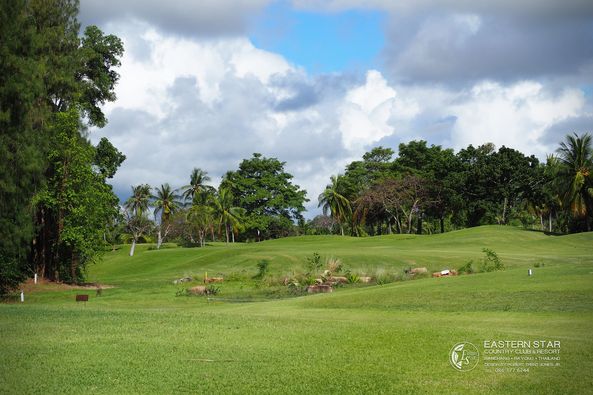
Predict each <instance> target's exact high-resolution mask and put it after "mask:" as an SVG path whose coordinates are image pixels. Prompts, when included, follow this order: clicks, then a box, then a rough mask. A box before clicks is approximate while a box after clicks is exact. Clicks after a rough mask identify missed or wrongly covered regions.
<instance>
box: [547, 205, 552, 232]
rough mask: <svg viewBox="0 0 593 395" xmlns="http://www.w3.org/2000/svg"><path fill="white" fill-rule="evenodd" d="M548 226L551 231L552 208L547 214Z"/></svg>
mask: <svg viewBox="0 0 593 395" xmlns="http://www.w3.org/2000/svg"><path fill="white" fill-rule="evenodd" d="M548 228H549V230H550V233H552V210H550V214H549V220H548Z"/></svg>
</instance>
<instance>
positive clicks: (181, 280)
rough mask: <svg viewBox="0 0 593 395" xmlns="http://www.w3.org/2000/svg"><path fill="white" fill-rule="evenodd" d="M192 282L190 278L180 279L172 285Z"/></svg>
mask: <svg viewBox="0 0 593 395" xmlns="http://www.w3.org/2000/svg"><path fill="white" fill-rule="evenodd" d="M190 281H193V278H192V277H182V278H180V279H177V280H175V281H173V284H181V283H187V282H190Z"/></svg>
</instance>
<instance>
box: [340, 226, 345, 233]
mask: <svg viewBox="0 0 593 395" xmlns="http://www.w3.org/2000/svg"><path fill="white" fill-rule="evenodd" d="M340 233H342V236H344V227H343V226H342V224H340Z"/></svg>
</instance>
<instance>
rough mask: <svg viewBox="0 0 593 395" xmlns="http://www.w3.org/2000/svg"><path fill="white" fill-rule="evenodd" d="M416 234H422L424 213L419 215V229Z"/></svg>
mask: <svg viewBox="0 0 593 395" xmlns="http://www.w3.org/2000/svg"><path fill="white" fill-rule="evenodd" d="M416 233H417V234H419V235H421V234H422V211H421V212H420V213H419V214H418V227H417V229H416Z"/></svg>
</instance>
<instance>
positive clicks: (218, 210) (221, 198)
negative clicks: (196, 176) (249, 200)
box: [210, 188, 245, 243]
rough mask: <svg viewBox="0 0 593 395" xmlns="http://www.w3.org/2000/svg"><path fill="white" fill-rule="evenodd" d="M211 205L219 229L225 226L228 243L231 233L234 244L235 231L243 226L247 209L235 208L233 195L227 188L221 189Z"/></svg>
mask: <svg viewBox="0 0 593 395" xmlns="http://www.w3.org/2000/svg"><path fill="white" fill-rule="evenodd" d="M210 203H211V207H212V209H213V210H214V218H215V219H216V220H217V221H218V225H219V227H220V226H224V232H225V236H226V242H227V243H228V242H229V232H230V233H232V236H233V242H234V241H235V234H234V232H233V230H235V229H238V228H239V227H240V226H241V222H242V220H243V216H244V215H245V209H244V208H241V207H234V206H233V195H232V194H231V192H230V191H229V190H228V189H226V188H219V189H218V193H217V194H216V195H214V196H213V197H212V199H211V200H210Z"/></svg>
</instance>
